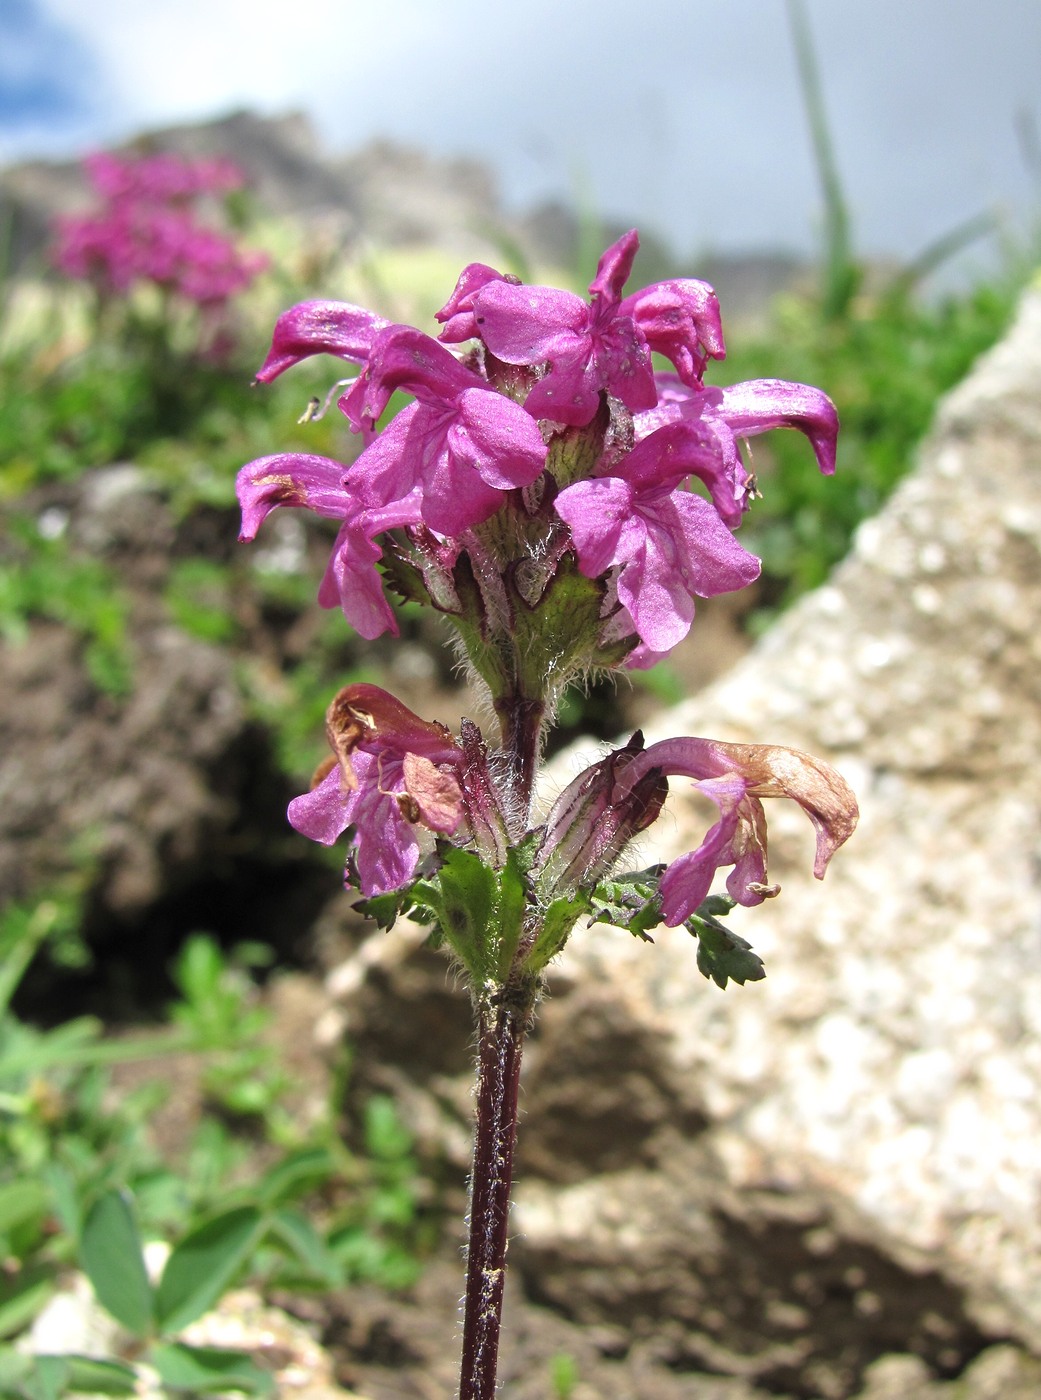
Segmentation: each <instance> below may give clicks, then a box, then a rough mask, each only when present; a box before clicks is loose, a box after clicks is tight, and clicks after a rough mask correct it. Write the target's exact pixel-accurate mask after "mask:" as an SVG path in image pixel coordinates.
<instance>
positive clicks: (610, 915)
mask: <svg viewBox="0 0 1041 1400" xmlns="http://www.w3.org/2000/svg"><path fill="white" fill-rule="evenodd" d="M662 869H663V867H662V866H660V865H659V866H654V867H652V868H650V869H648V870H634V871H630V872H629V873H627V874H623V875H618V876H616V877H615V878H614V879H611V880H601V881H600V883H599V884H598V885H597V887H596V890H595V891H594V893H593V902H592V914H593V918H594V919H596V920H597V921H598V922H599V923H603V924H611V925H613V926H614V927H615V928H623V929H626V930H627V931H628V932H629V933H631V934H633V935H634V936H635V937H636V938H642V939H644V940H645V941H646V942H648V943H649V942H652V941H653V940H652V939H651V938H649V936H648V931H649V930H650V929H652V928H657V927H658V925H659V924H660V923H661V921H662V912H661V903H660V901H659V898H658V877H659V875H660V874H661V871H662Z"/></svg>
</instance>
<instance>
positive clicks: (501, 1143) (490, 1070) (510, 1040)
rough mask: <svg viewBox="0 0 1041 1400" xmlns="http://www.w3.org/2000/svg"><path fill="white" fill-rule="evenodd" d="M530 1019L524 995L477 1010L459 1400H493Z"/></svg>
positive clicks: (483, 1006) (528, 1002)
mask: <svg viewBox="0 0 1041 1400" xmlns="http://www.w3.org/2000/svg"><path fill="white" fill-rule="evenodd" d="M507 995H508V994H507ZM530 1016H531V998H530V997H529V996H522V997H513V998H509V999H503V1000H500V1001H499V1002H498V1003H497V1004H495V1005H482V1006H481V1007H480V1008H479V1012H478V1022H479V1036H480V1043H479V1047H478V1059H477V1130H476V1134H475V1137H474V1157H473V1175H472V1176H471V1178H470V1215H469V1242H468V1245H467V1254H466V1294H465V1298H464V1302H463V1362H462V1371H461V1375H460V1381H459V1400H493V1397H494V1395H495V1376H496V1371H497V1368H498V1361H499V1327H500V1322H501V1318H502V1293H503V1286H504V1284H505V1282H506V1247H507V1238H506V1232H507V1224H508V1220H509V1211H510V1185H511V1183H512V1180H513V1147H514V1142H515V1141H516V1136H517V1085H518V1080H519V1077H520V1066H521V1050H522V1047H523V1043H524V1032H525V1030H526V1029H527V1025H528V1021H529V1018H530Z"/></svg>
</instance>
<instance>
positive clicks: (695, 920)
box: [685, 914, 766, 988]
mask: <svg viewBox="0 0 1041 1400" xmlns="http://www.w3.org/2000/svg"><path fill="white" fill-rule="evenodd" d="M685 927H686V928H687V929H688V930H689V931H690V932H691V933H693V934H694V935H695V937H696V938H697V940H698V970H699V971H700V972H701V973H702V975H703V976H705V977H707V978H709V980H710V981H712V982H715V984H716V986H717V987H721V988H725V987H726V985H727V982H728V981H731V982H737V983H738V984H739V985H742V986H743V985H744V983H745V982H761V981H762V980H763V978H764V977H765V976H766V969H765V968H764V966H763V960H762V958H761V957H759V955H758V954H757V953H753V952H752V947H751V944H749V943H747V942H746V941H745V940H744V939H743V938H741V937H740V936H739V935H738V934H736V933H732V932H731V931H730V930H729V929H727V928H724V927H723V925H722V924H720V923H717V922H716V920H715V919H703V918H700V917H699V916H698V915H697V914H695V915H694V916H693V917H692V918H690V919H688V920H687V923H686V925H685Z"/></svg>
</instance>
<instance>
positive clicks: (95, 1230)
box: [80, 1191, 153, 1337]
mask: <svg viewBox="0 0 1041 1400" xmlns="http://www.w3.org/2000/svg"><path fill="white" fill-rule="evenodd" d="M80 1259H81V1260H82V1262H83V1269H84V1272H85V1273H86V1275H87V1277H88V1278H89V1279H90V1282H91V1285H92V1286H93V1289H94V1292H95V1294H96V1296H97V1300H98V1302H99V1303H100V1304H101V1306H102V1307H103V1308H105V1309H106V1310H107V1311H108V1312H110V1313H111V1314H112V1316H113V1317H114V1318H115V1319H116V1321H117V1322H120V1323H122V1324H123V1326H124V1327H125V1328H126V1329H127V1331H128V1332H133V1334H134V1335H135V1336H136V1337H144V1336H146V1335H147V1334H148V1332H149V1331H151V1327H152V1315H153V1295H152V1285H151V1284H150V1283H149V1281H148V1271H147V1270H146V1268H145V1260H144V1255H143V1253H142V1252H141V1237H140V1235H139V1234H138V1231H137V1222H136V1221H135V1219H134V1215H133V1211H132V1210H131V1208H130V1201H129V1198H128V1197H127V1196H125V1195H124V1194H123V1193H122V1192H120V1191H107V1192H106V1193H105V1195H104V1196H102V1197H101V1198H100V1199H99V1200H97V1201H95V1202H94V1204H93V1206H92V1207H91V1208H90V1210H89V1211H88V1213H87V1218H86V1220H85V1221H84V1222H83V1234H82V1236H81V1238H80Z"/></svg>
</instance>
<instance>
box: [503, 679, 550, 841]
mask: <svg viewBox="0 0 1041 1400" xmlns="http://www.w3.org/2000/svg"><path fill="white" fill-rule="evenodd" d="M495 712H496V714H497V715H498V717H499V725H500V727H501V729H502V749H503V753H504V754H505V755H506V759H507V762H508V764H509V772H508V775H507V782H508V783H509V788H510V792H511V793H512V795H513V797H514V799H515V801H514V803H513V810H512V811H511V812H510V814H509V816H510V820H511V821H512V823H514V824H516V826H517V831H518V832H519V833H521V834H523V833H524V832H525V831H526V830H527V826H528V817H529V815H530V811H531V795H532V791H533V789H534V786H535V769H536V767H537V766H538V761H539V754H540V753H541V751H542V726H543V722H544V721H545V718H546V705H545V701H543V700H541V699H531V698H529V697H528V696H525V695H520V694H513V695H505V696H503V697H502V698H501V699H496V701H495Z"/></svg>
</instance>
